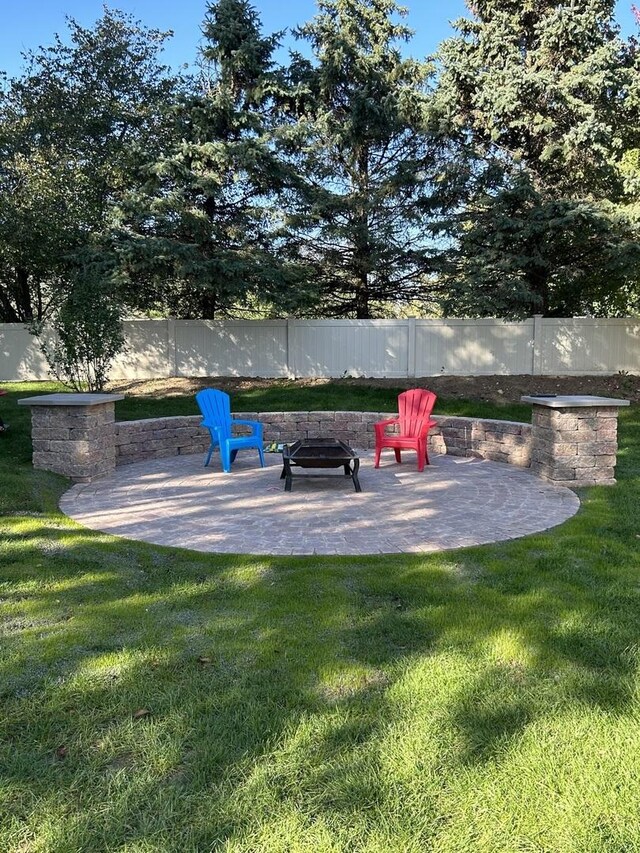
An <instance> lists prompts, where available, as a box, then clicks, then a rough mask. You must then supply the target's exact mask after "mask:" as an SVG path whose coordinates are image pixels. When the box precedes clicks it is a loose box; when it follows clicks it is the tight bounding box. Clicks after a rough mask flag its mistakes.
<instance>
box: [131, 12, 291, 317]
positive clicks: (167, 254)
mask: <svg viewBox="0 0 640 853" xmlns="http://www.w3.org/2000/svg"><path fill="white" fill-rule="evenodd" d="M203 34H204V38H205V44H204V47H203V48H202V58H203V69H202V71H203V73H202V76H201V78H200V80H199V81H193V85H192V89H191V91H190V92H188V93H186V94H185V97H184V98H183V99H182V101H181V103H180V104H179V105H178V107H177V109H176V114H175V129H174V140H175V141H174V145H173V146H172V147H171V148H170V149H168V150H167V152H166V153H165V154H164V155H163V156H162V157H161V158H159V159H158V160H157V162H156V163H155V164H154V165H153V166H152V168H151V169H150V170H149V180H148V182H147V186H146V188H145V193H144V194H143V195H141V196H139V197H137V198H135V199H132V204H131V209H130V218H129V225H130V227H131V229H132V233H133V234H134V237H133V239H132V241H131V242H130V244H129V247H128V265H129V269H130V274H131V276H132V278H133V279H135V280H136V281H137V282H138V283H140V281H142V282H146V283H147V284H148V290H145V289H144V288H143V289H142V290H139V293H140V295H141V298H142V299H143V302H144V303H145V304H149V302H150V301H151V300H152V299H153V298H155V299H156V300H157V303H158V307H160V308H162V309H163V310H169V311H170V312H171V313H172V314H174V315H175V316H179V317H204V318H213V317H215V316H218V315H228V314H229V313H235V312H236V311H238V310H242V309H243V308H245V309H251V308H252V307H255V306H256V305H257V304H260V305H262V306H265V305H266V306H269V305H272V304H274V303H278V304H279V303H280V302H281V301H285V302H286V300H287V298H289V297H290V296H294V297H295V294H292V293H291V290H290V289H289V288H288V287H287V282H288V279H289V267H288V266H287V265H286V264H283V263H281V262H280V260H279V259H278V258H277V257H276V254H275V253H274V251H273V242H272V241H273V234H274V229H275V227H276V224H277V218H278V217H277V210H276V207H275V205H274V201H273V199H274V193H275V192H276V191H277V188H278V186H279V185H281V183H282V175H281V171H282V170H281V166H280V164H279V161H278V158H277V157H276V155H275V150H274V145H273V140H272V127H273V124H274V121H275V115H276V113H277V104H278V102H279V97H280V92H281V87H282V75H281V73H280V72H279V71H278V69H277V68H276V67H275V65H274V63H273V61H272V54H273V51H274V49H275V48H276V46H277V45H278V40H279V36H278V35H272V36H269V37H263V36H262V34H261V27H260V20H259V16H258V14H257V13H256V11H255V9H254V8H253V7H252V6H251V5H250V4H249V3H248V2H247V0H217V2H213V3H210V4H209V5H208V7H207V15H206V19H205V22H204V26H203Z"/></svg>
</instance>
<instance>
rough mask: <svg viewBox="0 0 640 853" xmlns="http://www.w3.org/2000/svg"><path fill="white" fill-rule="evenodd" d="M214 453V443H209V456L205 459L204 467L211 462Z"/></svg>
mask: <svg viewBox="0 0 640 853" xmlns="http://www.w3.org/2000/svg"><path fill="white" fill-rule="evenodd" d="M212 453H213V444H210V445H209V450H208V451H207V457H206V459H205V460H204V467H205V468H206V467H207V465H208V464H209V462H211V454H212Z"/></svg>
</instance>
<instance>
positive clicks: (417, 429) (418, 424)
mask: <svg viewBox="0 0 640 853" xmlns="http://www.w3.org/2000/svg"><path fill="white" fill-rule="evenodd" d="M435 402H436V395H435V394H434V393H433V391H427V390H426V389H425V388H413V389H412V390H411V391H403V392H402V394H399V395H398V417H397V418H387V420H385V421H379V422H378V423H377V424H374V425H373V426H374V429H375V431H376V457H375V467H376V468H378V467H380V451H381V450H382V449H383V447H393V449H394V450H395V454H396V462H402V459H401V457H400V451H401V450H415V451H416V452H417V454H418V471H424V463H425V461H426V463H427V465H428V464H429V453H428V451H427V437H428V435H429V430H430V429H431V427H433V426H436V421H433V420H431V412H432V410H433V407H434V405H435ZM395 424H398V425H399V427H400V431H399V432H398V433H395V434H387V433H386V432H385V427H388V426H391V425H395Z"/></svg>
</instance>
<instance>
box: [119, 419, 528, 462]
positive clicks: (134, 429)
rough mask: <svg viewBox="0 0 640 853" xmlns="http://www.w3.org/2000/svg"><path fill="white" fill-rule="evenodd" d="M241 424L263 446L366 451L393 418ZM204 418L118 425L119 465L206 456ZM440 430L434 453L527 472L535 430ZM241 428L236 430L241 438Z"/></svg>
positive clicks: (469, 422)
mask: <svg viewBox="0 0 640 853" xmlns="http://www.w3.org/2000/svg"><path fill="white" fill-rule="evenodd" d="M234 416H235V417H237V418H244V419H245V420H257V421H260V422H261V423H262V424H263V426H264V439H265V441H281V442H288V441H295V440H296V439H298V438H317V437H318V436H323V437H325V438H330V437H335V438H341V439H343V441H346V442H347V443H348V444H351V445H352V446H353V447H355V448H357V449H359V450H364V449H370V448H372V447H374V445H375V434H374V429H373V424H374V423H376V421H380V420H383V419H384V418H389V417H393V414H392V413H389V412H235V413H234ZM200 420H201V419H200V415H189V416H182V417H169V418H151V419H146V420H140V421H118V422H116V424H115V445H116V464H117V465H125V464H127V463H129V462H140V461H143V460H145V459H158V458H161V457H164V456H177V455H183V454H189V453H205V451H206V450H207V448H208V446H209V433H208V432H207V430H204V429H202V427H201V426H200ZM434 420H435V421H437V422H438V426H437V427H434V428H433V429H432V430H431V432H430V434H429V448H430V449H431V450H432V451H433V452H434V453H450V454H453V455H455V456H477V457H479V458H481V459H491V460H492V461H494V462H508V463H510V464H511V465H518V466H521V467H524V468H526V467H529V465H530V463H531V425H530V424H523V423H515V422H513V421H497V420H489V419H482V420H481V419H478V418H458V417H445V416H438V415H434ZM241 431H242V427H239V428H238V432H239V433H240V432H241Z"/></svg>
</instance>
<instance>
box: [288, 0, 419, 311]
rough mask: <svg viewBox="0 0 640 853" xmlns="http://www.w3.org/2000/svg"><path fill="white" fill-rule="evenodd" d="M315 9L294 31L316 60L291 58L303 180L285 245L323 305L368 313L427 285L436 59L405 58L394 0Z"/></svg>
mask: <svg viewBox="0 0 640 853" xmlns="http://www.w3.org/2000/svg"><path fill="white" fill-rule="evenodd" d="M318 9H319V14H318V15H317V16H316V17H315V18H314V19H313V20H311V21H310V22H309V23H308V24H306V25H305V26H303V27H301V28H300V29H299V30H298V31H297V35H298V37H299V38H300V39H303V40H305V41H306V42H307V43H308V45H309V46H310V48H311V51H312V54H313V59H312V60H310V61H309V60H305V59H304V58H303V56H302V55H300V54H298V55H296V56H294V58H293V60H294V61H293V64H292V79H293V80H294V82H296V83H297V84H298V87H299V93H300V94H299V100H298V102H297V106H298V109H299V113H298V121H297V122H296V123H295V124H294V125H293V126H292V127H291V128H289V139H290V141H291V150H292V151H294V152H295V153H294V155H293V161H294V162H295V165H296V168H297V171H298V181H297V182H296V183H295V185H294V186H293V188H292V191H291V193H290V195H289V199H288V204H287V208H286V212H287V215H288V216H287V228H288V240H287V248H288V251H290V252H291V253H292V255H293V256H295V257H296V259H297V260H298V261H299V262H301V263H303V264H305V265H306V267H307V269H308V270H309V273H308V275H309V277H310V280H312V281H313V282H314V284H315V287H316V288H317V293H318V299H319V308H318V310H319V311H320V313H324V314H326V315H329V316H347V317H358V318H368V317H372V316H375V314H376V312H379V311H381V310H382V308H383V306H384V304H385V303H388V302H390V301H391V302H409V301H411V300H413V299H415V298H419V297H420V296H422V295H423V294H424V280H425V272H426V271H428V270H429V268H430V251H429V242H428V240H427V239H426V238H425V227H424V222H425V215H426V213H427V212H428V210H429V206H430V186H429V179H430V178H431V176H432V173H433V168H434V159H433V157H434V150H433V142H432V136H431V135H430V133H429V129H428V119H429V109H428V108H429V96H428V91H427V88H428V83H429V80H430V76H431V74H432V68H431V66H430V65H428V64H427V63H424V62H418V61H415V60H412V59H403V58H402V57H401V54H400V49H399V46H400V45H401V44H402V43H403V42H406V41H407V40H408V39H409V38H410V35H411V31H410V30H409V29H408V28H407V27H406V26H405V24H404V23H403V21H402V18H403V17H404V15H405V11H404V10H403V9H402V8H401V7H399V6H398V5H397V3H396V2H394V0H319V2H318ZM283 136H284V137H286V130H285V131H283Z"/></svg>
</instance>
